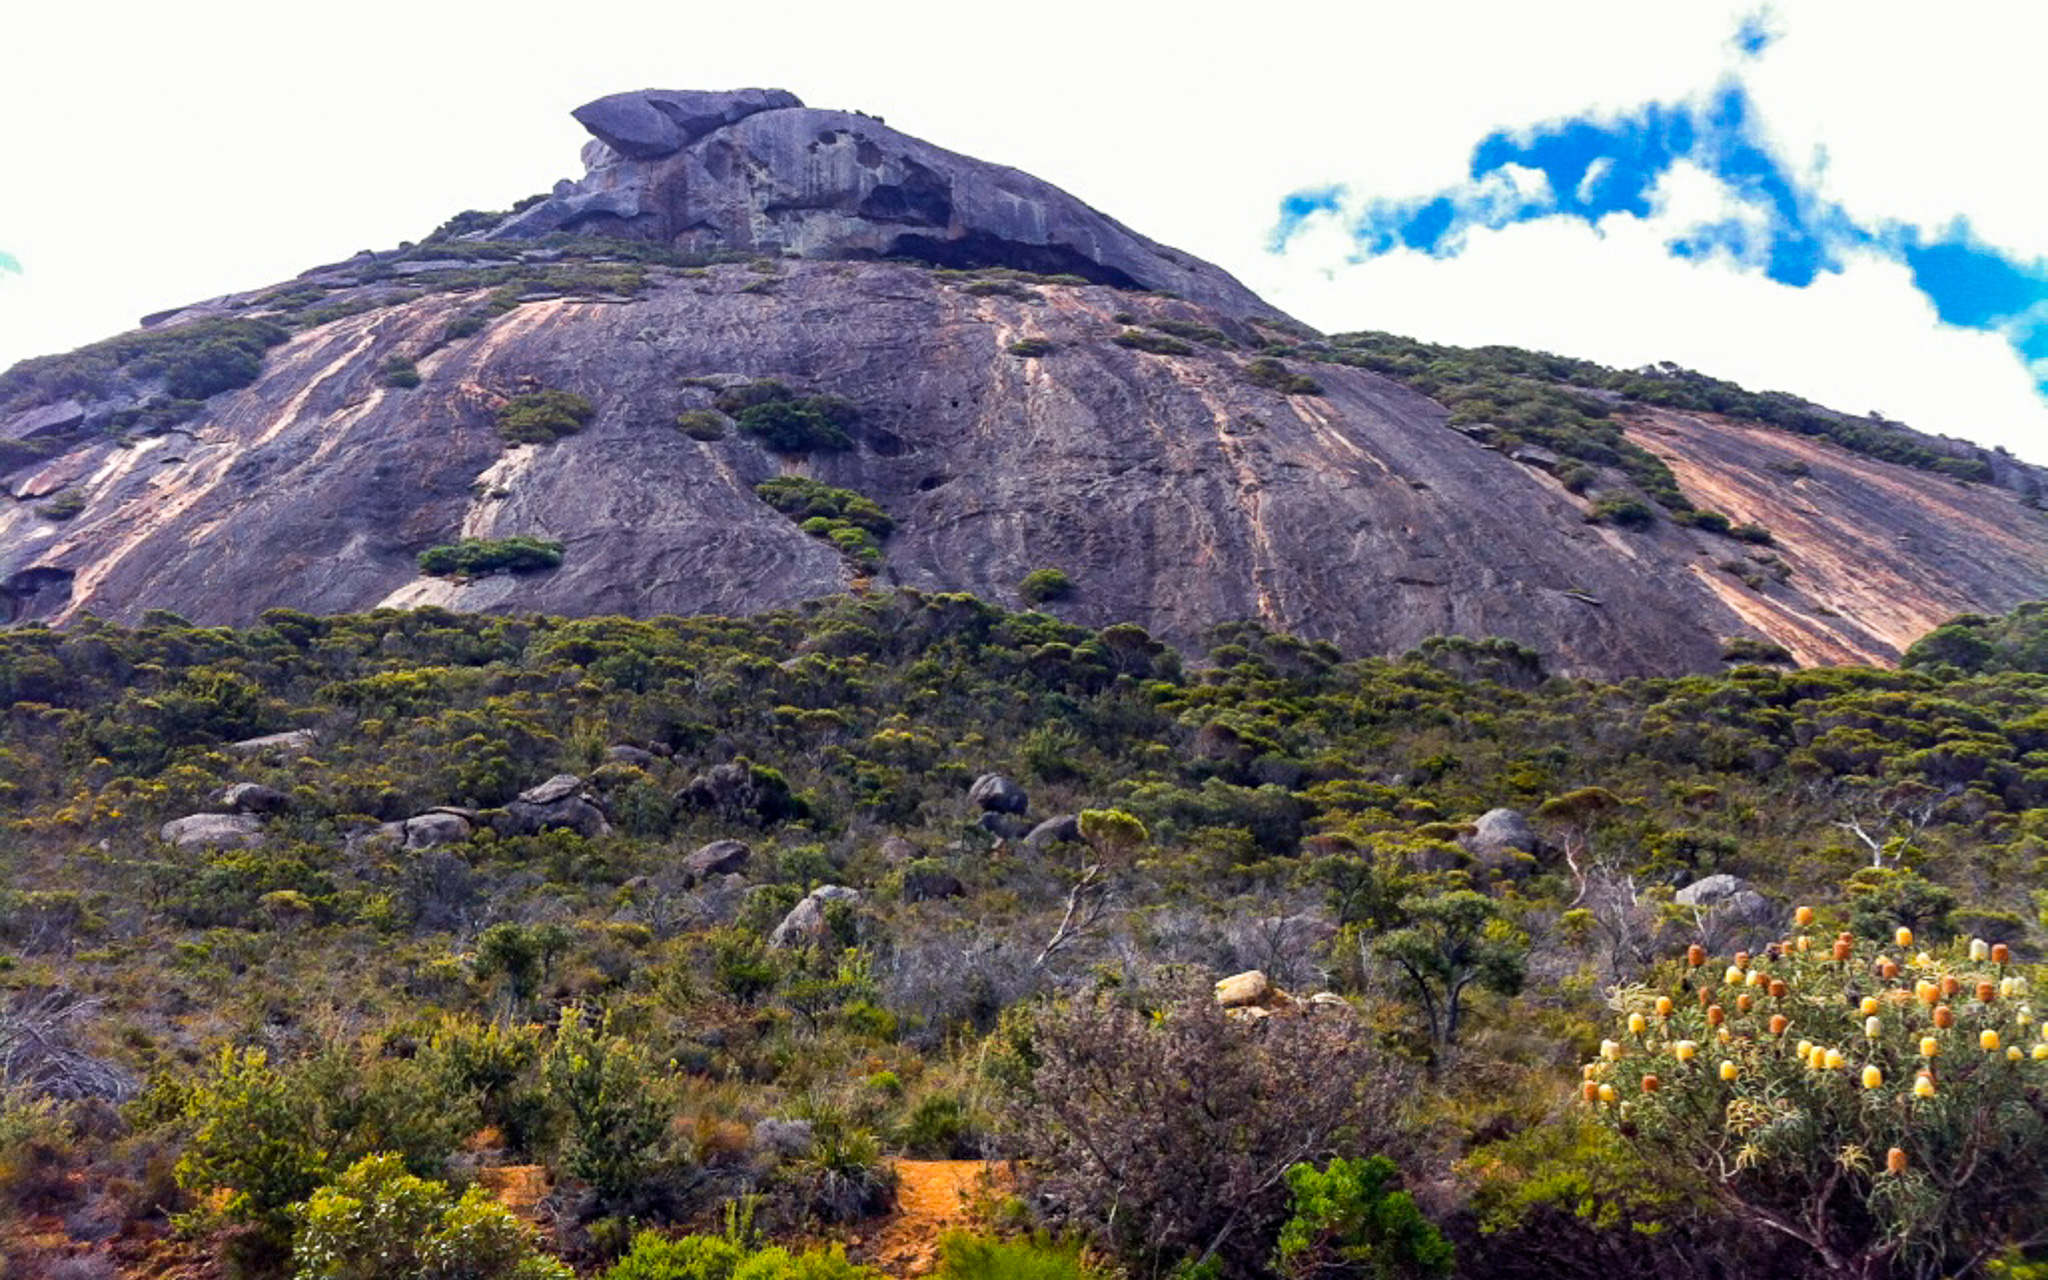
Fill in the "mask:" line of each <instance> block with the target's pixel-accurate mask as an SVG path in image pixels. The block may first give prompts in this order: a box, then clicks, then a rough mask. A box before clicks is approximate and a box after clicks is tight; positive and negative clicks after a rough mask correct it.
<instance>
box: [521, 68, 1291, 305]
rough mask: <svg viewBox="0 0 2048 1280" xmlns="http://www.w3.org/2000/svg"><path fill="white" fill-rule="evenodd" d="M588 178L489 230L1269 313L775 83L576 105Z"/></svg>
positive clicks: (1160, 253)
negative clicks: (945, 273) (871, 263)
mask: <svg viewBox="0 0 2048 1280" xmlns="http://www.w3.org/2000/svg"><path fill="white" fill-rule="evenodd" d="M575 115H576V119H577V121H578V122H579V123H580V124H582V125H583V126H584V127H585V128H587V129H589V130H590V131H591V133H592V134H594V135H596V137H597V141H596V142H595V143H593V144H591V145H589V146H587V147H586V148H585V149H584V154H583V158H584V162H585V163H586V164H587V165H589V167H590V172H589V173H588V174H587V175H586V176H585V177H584V179H583V180H582V181H581V182H575V183H563V184H561V185H560V186H558V187H557V188H556V191H555V193H554V194H553V195H552V196H550V197H549V198H548V199H546V200H543V201H542V202H540V203H539V204H537V205H534V206H533V207H531V208H529V209H526V210H524V211H522V212H521V213H520V215H519V216H518V217H516V218H513V219H512V220H510V221H509V222H507V223H505V224H504V225H503V226H500V227H499V228H497V229H496V230H495V231H493V232H492V233H491V235H492V237H493V238H495V239H519V238H528V237H534V236H542V235H547V234H549V233H551V232H556V231H572V232H578V233H582V234H596V235H610V236H628V237H633V238H636V239H644V240H653V241H657V242H660V243H663V244H668V245H672V246H674V247H676V248H678V249H683V250H686V251H690V252H696V253H705V254H712V253H718V252H721V251H723V252H734V251H738V252H745V253H757V254H766V255H769V256H781V255H782V254H785V253H795V254H800V255H802V256H804V257H807V258H820V257H822V258H912V259H916V260H918V261H921V262H929V263H933V264H935V265H938V266H946V267H990V266H997V267H1017V268H1022V269H1024V270H1027V271H1037V272H1045V273H1070V274H1073V275H1078V276H1081V277H1083V278H1084V279H1088V280H1093V281H1096V282H1099V283H1102V284H1110V285H1118V286H1121V287H1124V288H1145V289H1165V290H1170V291H1172V292H1174V293H1177V294H1179V295H1180V296H1181V297H1184V298H1189V299H1192V300H1194V301H1197V302H1200V303H1203V304H1205V305H1207V306H1211V307H1214V308H1216V309H1218V310H1221V311H1224V312H1226V313H1228V314H1231V315H1237V316H1244V315H1251V314H1255V313H1268V312H1270V311H1271V308H1270V307H1267V306H1266V305H1265V304H1264V303H1262V302H1260V301H1259V299H1258V297H1257V295H1255V294H1253V293H1252V292H1251V291H1250V290H1248V289H1246V288H1245V287H1244V286H1243V285H1241V284H1239V283H1238V282H1237V281H1236V280H1233V279H1232V278H1231V277H1230V276H1229V275H1228V274H1227V273H1225V272H1224V271H1222V270H1221V269H1219V268H1217V267H1214V266H1211V265H1210V264H1208V263H1206V262H1202V261H1200V260H1199V259H1194V258H1189V257H1187V256H1186V255H1184V254H1179V253H1175V252H1174V251H1173V250H1171V249H1168V248H1167V247H1166V246H1164V245H1161V244H1157V243H1155V242H1153V241H1151V240H1148V239H1146V238H1145V237H1144V236H1141V235H1139V234H1138V233H1137V232H1135V231H1132V230H1131V229H1130V228H1129V227H1126V226H1124V225H1123V224H1122V223H1119V222H1117V221H1115V220H1114V219H1111V218H1107V217H1105V216H1103V215H1102V214H1100V213H1097V212H1096V211H1095V210H1093V209H1091V208H1089V207H1088V206H1087V205H1085V204H1083V203H1081V202H1080V201H1079V200H1076V199H1075V198H1074V197H1072V196H1070V195H1068V194H1067V193H1066V192H1064V191H1061V190H1060V189H1059V188H1057V187H1055V186H1053V185H1051V184H1050V183H1047V182H1041V181H1040V180H1038V179H1037V178H1034V177H1032V176H1031V175H1030V174H1026V173H1019V172H1018V171H1017V170H1015V169H1006V168H1004V167H1003V166H1001V165H994V164H989V163H987V162H986V161H981V160H974V159H970V158H969V157H967V156H962V155H956V154H954V153H953V152H951V151H946V150H944V149H942V148H939V147H935V146H933V145H931V144H930V143H928V142H923V141H920V140H919V139H916V138H913V137H910V136H909V135H907V134H902V133H898V132H897V131H896V130H894V129H891V128H889V127H888V126H887V125H885V124H883V123H882V122H881V121H879V120H876V119H874V118H873V117H870V116H864V115H859V114H856V113H851V112H845V111H817V110H812V109H810V108H807V107H805V106H804V105H803V104H802V103H801V102H799V101H798V100H797V99H796V97H795V95H793V94H789V93H785V92H783V91H781V90H764V89H742V90H738V91H735V92H731V93H703V92H683V91H676V90H662V89H647V90H642V91H640V92H638V93H620V94H613V95H611V96H610V97H606V98H599V99H598V100H597V101H595V102H591V103H587V104H585V105H584V106H581V107H579V108H577V109H576V113H575Z"/></svg>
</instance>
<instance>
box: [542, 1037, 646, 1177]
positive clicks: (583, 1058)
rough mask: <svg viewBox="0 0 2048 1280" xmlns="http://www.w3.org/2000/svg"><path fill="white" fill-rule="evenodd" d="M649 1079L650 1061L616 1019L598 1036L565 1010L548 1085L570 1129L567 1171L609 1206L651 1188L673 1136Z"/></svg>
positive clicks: (546, 1067)
mask: <svg viewBox="0 0 2048 1280" xmlns="http://www.w3.org/2000/svg"><path fill="white" fill-rule="evenodd" d="M650 1074H651V1072H650V1069H649V1066H648V1063H647V1060H646V1058H645V1056H644V1055H643V1054H641V1053H640V1051H639V1050H638V1049H636V1048H635V1047H634V1046H633V1045H632V1044H631V1043H630V1042H629V1041H627V1040H626V1039H625V1038H623V1037H621V1036H615V1035H613V1034H612V1030H611V1019H610V1017H609V1016H607V1017H606V1018H605V1020H604V1021H603V1022H602V1023H600V1024H599V1026H598V1027H597V1029H596V1030H594V1031H593V1030H592V1029H591V1028H590V1027H588V1026H586V1025H585V1024H584V1021H583V1015H582V1013H581V1012H580V1011H579V1010H576V1009H564V1010H563V1011H562V1021H561V1024H560V1025H559V1026H558V1027H557V1028H556V1030H555V1042H554V1044H553V1045H551V1046H550V1047H549V1049H548V1053H547V1057H546V1058H545V1059H543V1060H542V1063H541V1080H542V1082H543V1084H544V1085H545V1087H546V1090H547V1095H548V1098H549V1100H550V1101H551V1102H552V1103H554V1104H555V1106H556V1107H558V1108H559V1109H560V1111H561V1113H562V1116H563V1118H564V1120H565V1121H566V1122H567V1125H568V1135H567V1139H566V1144H567V1146H566V1152H565V1159H564V1167H565V1168H567V1170H568V1171H569V1172H570V1173H572V1174H574V1175H575V1176H576V1177H579V1178H581V1179H583V1180H584V1181H585V1182H587V1183H589V1184H590V1186H591V1189H592V1190H594V1191H596V1192H597V1194H598V1197H599V1198H600V1199H601V1200H603V1201H605V1202H606V1203H607V1204H613V1205H616V1204H620V1203H623V1202H625V1201H627V1200H629V1199H630V1198H631V1197H633V1196H634V1195H635V1194H637V1193H638V1192H640V1191H641V1190H642V1189H643V1188H644V1186H645V1184H646V1181H647V1179H648V1177H649V1175H650V1174H651V1173H652V1172H653V1169H654V1166H655V1163H656V1160H657V1157H658V1154H659V1152H658V1145H659V1143H660V1142H661V1138H662V1135H663V1134H664V1133H665V1132H666V1130H667V1122H666V1119H665V1117H664V1116H663V1114H662V1107H661V1104H660V1102H659V1101H658V1100H657V1099H656V1097H655V1095H654V1093H653V1091H652V1090H650V1089H649V1088H648V1077H649V1075H650Z"/></svg>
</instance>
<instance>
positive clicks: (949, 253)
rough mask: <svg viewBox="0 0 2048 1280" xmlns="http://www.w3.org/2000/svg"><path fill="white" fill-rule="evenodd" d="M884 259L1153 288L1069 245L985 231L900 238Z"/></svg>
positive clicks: (952, 267)
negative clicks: (1003, 269) (1009, 237)
mask: <svg viewBox="0 0 2048 1280" xmlns="http://www.w3.org/2000/svg"><path fill="white" fill-rule="evenodd" d="M883 256H885V257H891V258H912V259H915V260H916V261H918V262H928V263H930V264H931V265H932V266H935V267H949V268H951V269H953V270H955V271H971V270H973V269H975V268H976V267H1008V268H1010V269H1011V270H1013V271H1030V272H1034V273H1036V274H1038V275H1047V276H1057V275H1070V276H1079V277H1081V278H1082V279H1083V280H1086V281H1088V282H1089V283H1091V284H1106V285H1109V286H1110V287H1112V288H1116V289H1144V288H1149V287H1150V286H1148V285H1146V284H1145V283H1144V282H1143V281H1141V280H1138V279H1135V278H1134V277H1132V276H1131V275H1130V274H1129V273H1127V272H1123V271H1119V270H1117V269H1116V268H1115V267H1106V266H1104V265H1103V264H1101V263H1099V262H1097V261H1095V259H1093V258H1090V257H1088V256H1087V255H1086V254H1084V253H1082V252H1080V251H1079V250H1078V249H1075V248H1073V247H1072V246H1070V245H1064V244H1025V243H1023V242H1021V241H1017V240H1005V239H1003V238H1002V237H1000V236H994V235H990V234H989V233H988V232H986V231H970V232H968V233H967V234H966V235H964V236H959V237H956V238H952V239H942V238H940V237H937V236H921V235H900V236H897V237H896V239H895V241H894V242H892V243H891V244H890V246H889V248H888V250H887V252H886V253H885V254H884V255H883Z"/></svg>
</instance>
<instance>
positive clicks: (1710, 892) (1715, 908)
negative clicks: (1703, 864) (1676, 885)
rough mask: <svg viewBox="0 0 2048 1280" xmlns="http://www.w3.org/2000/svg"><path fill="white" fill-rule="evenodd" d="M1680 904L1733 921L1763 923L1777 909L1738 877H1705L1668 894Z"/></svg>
mask: <svg viewBox="0 0 2048 1280" xmlns="http://www.w3.org/2000/svg"><path fill="white" fill-rule="evenodd" d="M1671 900H1672V901H1673V902H1675V903H1677V904H1678V905H1679V906H1681V907H1695V908H1698V909H1700V910H1704V911H1711V912H1714V913H1715V914H1717V915H1719V916H1720V917H1721V918H1722V919H1724V920H1727V921H1728V922H1730V923H1735V924H1762V923H1764V922H1766V921H1768V920H1769V919H1770V918H1771V916H1772V914H1773V913H1774V912H1775V910H1776V908H1774V907H1772V906H1771V902H1770V899H1768V898H1766V897H1764V896H1763V895H1762V894H1760V893H1758V892H1757V891H1756V890H1755V889H1753V888H1751V887H1750V884H1749V881H1747V880H1744V879H1743V878H1742V877H1740V876H1731V875H1726V874H1722V875H1712V876H1704V877H1702V878H1700V879H1698V880H1695V881H1693V882H1692V883H1691V884H1689V885H1686V886H1685V887H1684V888H1682V889H1680V890H1679V891H1678V892H1677V893H1674V894H1672V895H1671Z"/></svg>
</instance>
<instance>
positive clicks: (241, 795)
mask: <svg viewBox="0 0 2048 1280" xmlns="http://www.w3.org/2000/svg"><path fill="white" fill-rule="evenodd" d="M214 803H215V804H217V805H219V806H220V807H221V808H222V809H223V810H225V811H226V812H228V813H283V812H284V811H285V810H286V809H289V808H291V805H292V798H291V797H290V796H288V795H286V794H285V793H284V792H282V791H279V790H278V789H277V788H275V787H266V786H264V785H263V784H262V783H260V782H237V783H235V784H234V785H233V786H231V787H225V788H223V789H222V790H221V791H220V792H219V794H217V795H216V796H214Z"/></svg>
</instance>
